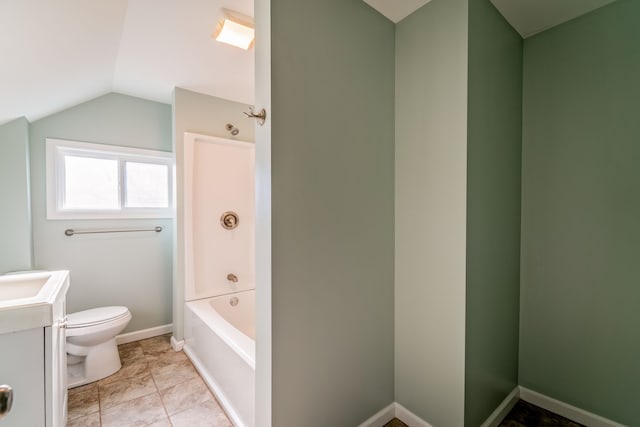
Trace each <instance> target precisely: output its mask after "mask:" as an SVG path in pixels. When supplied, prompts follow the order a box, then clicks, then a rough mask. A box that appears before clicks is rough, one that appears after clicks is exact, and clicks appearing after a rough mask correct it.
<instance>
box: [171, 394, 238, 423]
mask: <svg viewBox="0 0 640 427" xmlns="http://www.w3.org/2000/svg"><path fill="white" fill-rule="evenodd" d="M170 418H171V424H172V425H173V427H232V424H231V423H230V422H229V420H228V419H227V416H226V415H225V413H224V411H223V410H222V409H221V408H220V407H219V406H218V404H217V403H216V402H214V401H211V400H209V401H206V402H202V403H199V404H197V405H195V406H194V407H192V408H190V409H187V410H186V411H182V412H178V413H177V414H174V415H172V416H171V417H170Z"/></svg>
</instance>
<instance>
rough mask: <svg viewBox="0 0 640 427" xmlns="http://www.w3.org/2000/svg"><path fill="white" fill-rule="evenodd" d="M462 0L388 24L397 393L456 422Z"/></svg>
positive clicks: (463, 122) (443, 424)
mask: <svg viewBox="0 0 640 427" xmlns="http://www.w3.org/2000/svg"><path fill="white" fill-rule="evenodd" d="M467 13H468V1H467V0H433V1H431V2H430V3H428V4H427V5H425V6H423V7H422V8H421V9H419V10H418V11H416V12H414V13H413V14H411V15H410V16H408V17H407V18H405V19H404V20H402V21H401V22H400V23H398V24H397V26H396V98H395V105H396V115H395V125H396V126H395V128H396V132H395V398H396V401H397V402H398V403H400V404H401V405H403V406H404V407H406V408H407V409H409V410H410V411H412V412H413V413H415V414H416V415H418V416H419V417H421V418H422V419H424V420H426V421H427V422H429V423H430V424H431V425H434V426H438V427H460V426H462V425H463V424H464V421H463V420H464V381H465V380H464V378H465V372H464V368H465V366H464V365H465V360H464V359H465V351H464V345H465V246H466V232H465V229H466V185H467V184H466V183H467V177H466V173H467V158H466V153H467V59H468V37H467V34H468V25H467V23H468V18H467Z"/></svg>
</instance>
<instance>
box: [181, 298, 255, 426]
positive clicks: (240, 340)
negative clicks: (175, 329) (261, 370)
mask: <svg viewBox="0 0 640 427" xmlns="http://www.w3.org/2000/svg"><path fill="white" fill-rule="evenodd" d="M234 298H237V300H234ZM236 301H237V304H236V305H232V304H231V303H232V302H234V303H235V302H236ZM184 333H185V346H184V351H185V353H186V354H187V356H188V357H189V359H191V361H192V362H193V364H194V366H195V367H196V369H198V371H199V372H200V374H201V375H202V377H203V378H204V380H205V382H206V383H207V385H208V386H209V388H210V389H211V391H213V393H214V394H215V395H216V398H217V399H218V400H219V401H220V403H221V404H222V406H223V407H224V409H225V411H226V412H227V414H228V415H229V417H230V418H231V421H232V422H233V423H234V425H235V426H236V427H253V426H254V425H255V420H254V417H255V291H254V290H249V291H243V292H236V293H233V294H228V295H223V296H219V297H213V298H207V299H201V300H196V301H189V302H186V303H185V330H184Z"/></svg>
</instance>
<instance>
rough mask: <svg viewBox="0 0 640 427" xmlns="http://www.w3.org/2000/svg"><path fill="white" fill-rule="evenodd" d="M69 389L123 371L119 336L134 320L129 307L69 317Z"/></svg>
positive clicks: (72, 314)
mask: <svg viewBox="0 0 640 427" xmlns="http://www.w3.org/2000/svg"><path fill="white" fill-rule="evenodd" d="M67 319H68V322H67V331H66V332H67V345H66V347H67V388H72V387H77V386H80V385H83V384H87V383H91V382H94V381H98V380H100V379H102V378H105V377H108V376H109V375H112V374H114V373H116V372H118V370H119V369H120V368H121V367H122V364H121V363H120V355H119V354H118V346H117V344H116V335H118V334H119V333H120V332H122V331H123V330H124V328H125V327H126V326H127V325H128V324H129V321H130V320H131V313H130V312H129V309H128V308H127V307H122V306H113V307H99V308H92V309H90V310H84V311H79V312H77V313H70V314H68V315H67Z"/></svg>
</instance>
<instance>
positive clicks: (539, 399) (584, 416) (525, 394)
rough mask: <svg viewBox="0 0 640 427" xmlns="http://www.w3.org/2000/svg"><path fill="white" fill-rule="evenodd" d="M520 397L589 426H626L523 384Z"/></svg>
mask: <svg viewBox="0 0 640 427" xmlns="http://www.w3.org/2000/svg"><path fill="white" fill-rule="evenodd" d="M520 399H522V400H524V401H525V402H529V403H531V404H533V405H536V406H539V407H541V408H544V409H546V410H548V411H551V412H555V413H556V414H558V415H562V416H563V417H566V418H569V419H570V420H572V421H575V422H577V423H580V424H584V425H587V426H589V427H625V426H624V424H619V423H617V422H615V421H611V420H608V419H606V418H603V417H601V416H599V415H596V414H593V413H591V412H588V411H585V410H584V409H580V408H576V407H575V406H572V405H569V404H568V403H565V402H561V401H559V400H556V399H554V398H551V397H549V396H545V395H544V394H540V393H538V392H535V391H533V390H529V389H528V388H525V387H522V386H520Z"/></svg>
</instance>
